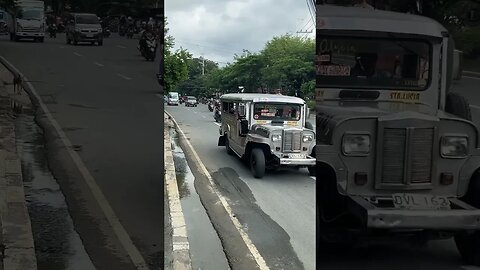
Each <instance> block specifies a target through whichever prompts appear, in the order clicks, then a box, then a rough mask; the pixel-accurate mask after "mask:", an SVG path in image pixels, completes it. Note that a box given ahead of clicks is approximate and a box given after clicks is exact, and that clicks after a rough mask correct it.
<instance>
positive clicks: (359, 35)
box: [315, 5, 480, 266]
mask: <svg viewBox="0 0 480 270" xmlns="http://www.w3.org/2000/svg"><path fill="white" fill-rule="evenodd" d="M316 36H317V55H316V72H317V79H316V121H317V125H316V127H317V142H316V147H315V156H316V159H317V171H316V175H317V181H316V188H317V195H316V197H317V207H316V209H317V215H316V216H317V222H316V223H317V226H318V228H319V229H317V249H318V250H329V249H330V248H332V247H339V246H351V245H352V244H354V243H356V242H357V241H361V239H365V238H369V237H373V238H378V237H381V236H384V237H388V239H392V238H394V237H410V238H411V239H414V240H416V241H418V240H421V241H423V242H424V243H426V242H427V241H429V240H432V239H445V238H454V240H455V243H456V246H457V248H458V251H459V253H460V254H461V255H462V257H463V259H464V261H465V263H466V264H470V265H477V266H478V265H480V256H479V254H480V200H479V195H478V194H480V148H479V143H478V142H479V139H480V138H479V132H478V128H477V127H476V126H475V125H474V124H473V123H472V118H471V112H470V106H469V104H468V101H467V100H466V99H465V98H464V97H463V96H461V95H459V94H458V93H455V92H453V91H452V85H453V83H452V81H453V79H454V76H453V74H458V72H457V70H456V69H459V68H460V67H459V65H458V63H461V61H460V60H459V57H460V56H459V55H460V53H459V52H458V51H456V50H455V46H454V41H453V39H452V36H451V35H450V34H449V32H448V31H447V29H446V28H445V27H443V26H442V25H441V24H440V23H438V22H436V21H435V20H433V19H430V18H426V17H422V16H418V15H412V14H403V13H395V12H389V11H382V10H370V9H363V8H355V7H338V6H337V7H335V6H329V5H323V6H322V7H321V8H317V33H316ZM455 63H456V64H455Z"/></svg>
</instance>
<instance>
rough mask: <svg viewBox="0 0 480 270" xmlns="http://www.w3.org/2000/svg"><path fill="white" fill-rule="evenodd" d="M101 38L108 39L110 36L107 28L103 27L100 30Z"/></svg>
mask: <svg viewBox="0 0 480 270" xmlns="http://www.w3.org/2000/svg"><path fill="white" fill-rule="evenodd" d="M102 34H103V37H109V36H110V29H108V27H104V28H103V30H102Z"/></svg>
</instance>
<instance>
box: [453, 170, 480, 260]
mask: <svg viewBox="0 0 480 270" xmlns="http://www.w3.org/2000/svg"><path fill="white" fill-rule="evenodd" d="M479 192H480V173H479V172H478V171H477V172H476V173H475V174H474V175H473V176H472V179H471V180H470V185H469V187H468V191H467V194H466V195H465V197H463V198H462V201H464V202H466V203H468V204H470V205H471V206H473V207H475V208H477V209H478V208H480V197H479V196H478V194H479ZM455 244H456V246H457V249H458V251H459V252H460V255H462V258H463V260H464V261H465V263H466V264H469V265H475V266H480V256H478V254H480V231H478V230H477V231H474V232H460V233H458V234H457V235H456V236H455Z"/></svg>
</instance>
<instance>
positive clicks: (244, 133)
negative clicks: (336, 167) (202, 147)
mask: <svg viewBox="0 0 480 270" xmlns="http://www.w3.org/2000/svg"><path fill="white" fill-rule="evenodd" d="M220 102H221V110H222V114H221V125H220V129H219V131H220V137H219V140H218V146H225V148H226V150H227V153H228V154H231V155H233V154H235V155H237V156H238V157H240V158H242V159H243V160H245V161H247V162H248V164H249V166H250V169H251V171H252V173H253V175H254V177H256V178H262V177H263V176H264V174H265V171H266V169H277V168H279V167H280V166H295V167H308V170H309V173H310V174H311V175H313V174H314V172H315V163H316V160H315V157H314V155H315V149H314V147H315V132H314V130H313V126H312V124H311V123H309V122H308V121H307V117H308V115H309V109H308V106H307V104H306V103H305V101H304V100H303V99H301V98H297V97H290V96H282V95H271V94H250V93H240V94H225V95H222V96H221V97H220Z"/></svg>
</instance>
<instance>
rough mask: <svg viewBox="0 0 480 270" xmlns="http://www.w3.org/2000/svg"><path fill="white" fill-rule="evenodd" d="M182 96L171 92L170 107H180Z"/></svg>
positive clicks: (169, 96) (169, 94) (169, 95)
mask: <svg viewBox="0 0 480 270" xmlns="http://www.w3.org/2000/svg"><path fill="white" fill-rule="evenodd" d="M179 97H180V95H179V94H178V93H177V92H170V93H168V102H167V104H168V105H175V106H178V102H179Z"/></svg>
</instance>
